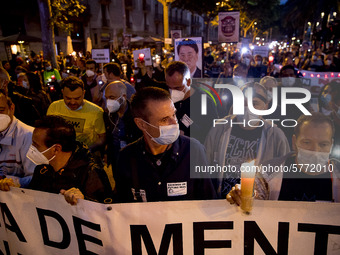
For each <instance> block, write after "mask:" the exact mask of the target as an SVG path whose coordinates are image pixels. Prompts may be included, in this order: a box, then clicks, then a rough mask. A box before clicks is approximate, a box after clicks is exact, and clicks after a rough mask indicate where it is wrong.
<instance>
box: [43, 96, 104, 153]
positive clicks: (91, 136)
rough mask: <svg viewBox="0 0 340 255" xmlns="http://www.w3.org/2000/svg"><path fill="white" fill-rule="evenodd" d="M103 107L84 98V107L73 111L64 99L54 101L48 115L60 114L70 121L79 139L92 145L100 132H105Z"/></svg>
mask: <svg viewBox="0 0 340 255" xmlns="http://www.w3.org/2000/svg"><path fill="white" fill-rule="evenodd" d="M103 113H104V111H103V109H102V108H100V107H99V106H97V105H95V104H93V103H91V102H89V101H87V100H84V104H83V107H82V108H81V109H79V110H76V111H73V110H70V109H69V108H67V107H66V105H65V103H64V100H63V99H62V100H59V101H55V102H53V103H52V104H51V105H50V107H49V108H48V110H47V115H58V116H61V117H63V118H64V119H66V120H68V121H70V122H71V123H72V125H73V126H74V128H75V130H76V134H77V140H78V141H80V142H83V143H84V144H86V145H87V146H91V145H92V144H93V143H95V141H96V140H97V136H98V135H99V134H105V132H106V130H105V124H104V119H103Z"/></svg>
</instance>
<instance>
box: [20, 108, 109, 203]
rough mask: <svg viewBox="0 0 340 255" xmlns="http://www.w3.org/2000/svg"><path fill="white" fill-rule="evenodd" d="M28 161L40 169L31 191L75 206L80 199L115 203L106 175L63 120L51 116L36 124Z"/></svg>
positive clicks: (34, 178) (35, 172) (33, 179)
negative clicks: (52, 195)
mask: <svg viewBox="0 0 340 255" xmlns="http://www.w3.org/2000/svg"><path fill="white" fill-rule="evenodd" d="M27 157H28V158H29V159H30V160H32V161H33V162H35V164H36V165H37V167H36V168H35V170H34V174H33V178H32V181H31V183H30V185H29V188H31V189H34V190H40V191H45V192H50V193H61V194H63V195H64V196H65V199H66V201H67V202H69V203H70V204H72V205H74V204H77V199H79V198H80V199H84V198H85V199H87V200H92V201H97V202H104V203H110V202H112V200H111V186H110V183H109V180H108V177H107V175H106V173H105V171H104V170H103V168H102V167H101V166H99V165H98V164H96V162H95V160H94V158H93V156H92V154H91V153H90V151H89V150H88V148H87V147H86V146H84V145H83V144H82V143H80V142H77V141H76V133H75V130H74V128H73V126H72V125H71V124H70V123H68V122H67V121H66V120H64V119H63V118H61V117H58V116H53V115H50V116H46V117H45V118H44V119H42V120H40V121H37V122H36V128H35V130H34V132H33V137H32V145H31V147H30V149H29V150H28V152H27Z"/></svg>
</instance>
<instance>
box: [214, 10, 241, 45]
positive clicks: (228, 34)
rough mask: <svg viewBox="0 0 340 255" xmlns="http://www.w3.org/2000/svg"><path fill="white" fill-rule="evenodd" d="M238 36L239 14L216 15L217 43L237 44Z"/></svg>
mask: <svg viewBox="0 0 340 255" xmlns="http://www.w3.org/2000/svg"><path fill="white" fill-rule="evenodd" d="M239 36H240V12H220V13H219V14H218V42H238V41H239Z"/></svg>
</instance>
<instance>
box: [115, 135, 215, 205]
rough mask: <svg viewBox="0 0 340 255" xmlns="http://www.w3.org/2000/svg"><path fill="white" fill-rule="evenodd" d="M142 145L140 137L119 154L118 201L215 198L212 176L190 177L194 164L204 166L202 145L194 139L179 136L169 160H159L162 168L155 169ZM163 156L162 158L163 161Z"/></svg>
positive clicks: (144, 145) (170, 152) (143, 143)
mask: <svg viewBox="0 0 340 255" xmlns="http://www.w3.org/2000/svg"><path fill="white" fill-rule="evenodd" d="M145 147H146V144H145V142H144V138H143V137H142V138H140V139H138V140H137V141H136V142H134V143H132V144H129V145H128V146H126V147H125V148H124V149H122V150H121V151H120V153H119V157H118V166H117V170H118V174H117V178H116V189H117V196H118V200H119V201H120V202H133V201H140V202H141V201H144V202H154V201H176V200H195V199H213V198H215V197H216V193H215V190H214V187H213V185H212V182H211V179H203V178H192V174H193V172H192V171H195V167H196V166H204V165H207V160H206V156H205V152H204V147H203V145H201V144H200V143H199V142H198V141H197V140H195V139H192V138H189V137H186V136H181V135H180V136H179V138H178V139H177V140H176V141H175V142H174V143H173V144H172V146H171V148H170V149H169V150H168V151H167V152H166V153H169V154H168V157H167V158H168V159H167V160H166V161H165V162H163V163H162V164H163V168H162V169H158V168H157V166H156V165H155V164H156V163H155V162H154V161H153V160H152V159H150V157H149V156H148V154H149V153H148V152H147V151H146V149H145ZM165 158H166V157H164V158H162V161H163V159H165ZM196 177H199V176H196ZM181 185H182V187H183V188H184V189H183V190H182V192H178V193H177V195H176V196H174V195H172V194H173V193H172V194H171V192H172V191H171V189H172V190H176V188H180V187H181ZM177 191H178V189H177ZM138 194H141V196H139V195H138ZM143 194H144V196H143ZM143 197H144V199H143Z"/></svg>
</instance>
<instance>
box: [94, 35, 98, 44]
mask: <svg viewBox="0 0 340 255" xmlns="http://www.w3.org/2000/svg"><path fill="white" fill-rule="evenodd" d="M94 44H95V45H97V44H98V36H97V33H94Z"/></svg>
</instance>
